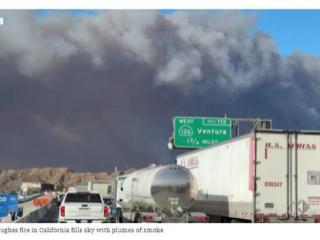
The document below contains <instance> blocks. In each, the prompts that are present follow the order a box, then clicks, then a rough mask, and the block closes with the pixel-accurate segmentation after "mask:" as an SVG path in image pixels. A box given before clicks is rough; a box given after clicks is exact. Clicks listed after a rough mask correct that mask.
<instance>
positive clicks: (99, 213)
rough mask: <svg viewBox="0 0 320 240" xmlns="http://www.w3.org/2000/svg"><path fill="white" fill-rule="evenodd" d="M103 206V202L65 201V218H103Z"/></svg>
mask: <svg viewBox="0 0 320 240" xmlns="http://www.w3.org/2000/svg"><path fill="white" fill-rule="evenodd" d="M103 208H104V207H103V205H102V204H101V203H100V204H99V203H90V204H88V203H65V218H77V219H83V218H85V219H88V218H90V219H101V218H103Z"/></svg>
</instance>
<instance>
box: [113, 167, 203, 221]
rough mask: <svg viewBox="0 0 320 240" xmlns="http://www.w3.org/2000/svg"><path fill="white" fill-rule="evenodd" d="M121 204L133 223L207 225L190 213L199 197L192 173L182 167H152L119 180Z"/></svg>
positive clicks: (200, 217)
mask: <svg viewBox="0 0 320 240" xmlns="http://www.w3.org/2000/svg"><path fill="white" fill-rule="evenodd" d="M116 185H117V197H116V199H117V204H119V205H120V206H121V208H122V210H123V217H125V218H127V219H129V221H133V222H207V221H208V217H207V216H206V215H205V214H203V213H200V212H188V209H189V208H190V207H191V206H192V204H193V202H194V200H195V198H196V196H197V185H196V182H195V180H194V177H193V175H192V174H191V172H190V171H189V170H188V169H186V168H185V167H182V166H177V165H166V166H156V165H151V166H149V167H147V168H144V169H140V170H138V171H135V172H133V173H131V174H128V175H123V176H120V177H118V178H117V184H116Z"/></svg>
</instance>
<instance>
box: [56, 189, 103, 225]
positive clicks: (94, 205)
mask: <svg viewBox="0 0 320 240" xmlns="http://www.w3.org/2000/svg"><path fill="white" fill-rule="evenodd" d="M108 215H109V208H108V207H107V206H106V205H105V204H104V202H103V199H102V196H101V194H99V193H98V192H94V191H88V192H79V191H70V192H67V193H66V195H65V196H64V198H63V200H62V202H61V205H60V208H59V218H58V222H59V223H67V222H73V223H81V222H86V223H91V222H105V221H106V220H107V218H108Z"/></svg>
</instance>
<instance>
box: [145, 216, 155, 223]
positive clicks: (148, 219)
mask: <svg viewBox="0 0 320 240" xmlns="http://www.w3.org/2000/svg"><path fill="white" fill-rule="evenodd" d="M143 221H145V222H152V221H153V216H143Z"/></svg>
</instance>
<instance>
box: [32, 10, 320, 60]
mask: <svg viewBox="0 0 320 240" xmlns="http://www.w3.org/2000/svg"><path fill="white" fill-rule="evenodd" d="M53 12H54V11H53ZM161 12H162V13H163V14H172V13H174V12H175V10H161ZM244 12H245V13H246V14H254V15H256V16H257V25H256V27H255V29H253V32H254V31H264V32H266V33H268V34H269V35H270V36H272V38H273V39H274V40H275V42H276V44H277V47H278V51H279V52H280V53H281V54H285V55H288V54H291V53H292V52H294V51H299V52H303V53H307V54H312V55H315V56H317V57H320V30H319V26H320V10H250V11H249V10H248V11H244ZM37 13H38V15H39V16H45V15H47V14H50V13H52V10H40V11H38V12H37ZM95 13H96V12H95V11H93V10H73V11H72V14H74V15H83V14H86V15H94V14H95Z"/></svg>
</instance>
